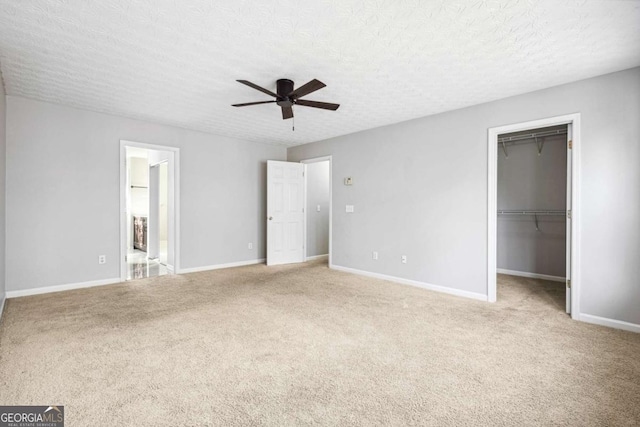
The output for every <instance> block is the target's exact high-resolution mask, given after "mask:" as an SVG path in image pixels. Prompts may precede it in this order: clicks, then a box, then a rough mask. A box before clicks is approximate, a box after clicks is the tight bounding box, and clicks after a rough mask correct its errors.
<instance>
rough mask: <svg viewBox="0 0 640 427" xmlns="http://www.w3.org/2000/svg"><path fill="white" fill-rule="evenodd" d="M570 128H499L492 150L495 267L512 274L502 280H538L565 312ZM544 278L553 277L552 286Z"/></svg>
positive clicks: (528, 283) (533, 283)
mask: <svg viewBox="0 0 640 427" xmlns="http://www.w3.org/2000/svg"><path fill="white" fill-rule="evenodd" d="M570 133H571V128H570V126H569V125H562V126H553V127H548V128H541V129H531V130H527V131H521V132H515V133H510V134H502V135H499V136H498V153H497V155H498V188H497V207H498V212H497V267H498V273H500V274H506V275H509V276H512V279H511V281H510V282H509V280H503V282H509V283H518V284H521V285H522V286H523V287H524V286H534V287H535V286H538V285H541V282H538V281H540V280H544V281H545V283H544V285H545V286H546V287H547V288H548V289H551V290H553V291H554V295H553V298H555V299H556V300H557V301H554V302H555V303H557V304H558V306H559V307H560V308H562V306H564V305H565V302H566V306H565V307H564V308H566V310H567V312H569V306H570V301H569V297H570V296H569V295H567V296H566V297H565V292H564V290H565V282H566V278H567V270H568V269H567V267H568V266H567V261H568V260H569V259H570V258H569V257H568V256H567V248H568V245H567V241H568V230H570V229H569V228H568V227H567V216H568V215H570V212H569V211H570V209H569V207H568V206H567V203H568V202H567V200H570V198H568V197H567V195H568V191H570V186H568V185H567V184H568V182H567V177H568V176H570V175H569V174H568V171H569V168H570V166H571V165H570V163H568V162H567V149H568V148H570V147H569V146H568V144H570ZM568 189H569V190H568ZM520 278H523V279H520ZM525 278H526V279H525ZM549 282H556V283H557V288H555V287H554V286H553V284H552V283H549ZM499 286H500V280H499ZM555 290H557V292H555ZM565 299H566V301H565ZM561 305H562V306H561Z"/></svg>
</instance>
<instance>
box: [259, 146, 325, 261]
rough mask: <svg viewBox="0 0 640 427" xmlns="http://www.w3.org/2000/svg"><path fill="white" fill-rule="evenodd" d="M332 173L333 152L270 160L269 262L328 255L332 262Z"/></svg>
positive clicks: (268, 195)
mask: <svg viewBox="0 0 640 427" xmlns="http://www.w3.org/2000/svg"><path fill="white" fill-rule="evenodd" d="M316 163H319V165H317V166H316ZM309 168H311V170H312V174H313V178H312V179H311V181H309V180H308V176H309V174H308V169H309ZM331 176H332V173H331V156H326V157H318V158H314V159H307V160H303V161H301V162H299V163H297V162H285V161H276V160H269V161H268V162H267V218H266V220H267V221H266V222H267V224H266V225H267V265H279V264H293V263H301V262H304V261H307V260H313V259H322V258H327V259H328V263H329V266H331V230H332V202H331V199H332V179H331ZM309 186H310V187H312V189H311V191H312V193H313V195H311V196H309V195H308V187H309ZM327 192H328V199H327ZM327 218H328V225H327ZM308 224H311V225H310V227H315V228H313V229H311V228H309V227H308ZM309 234H312V236H308V235H309ZM311 242H312V244H313V247H312V248H309V246H310V243H311Z"/></svg>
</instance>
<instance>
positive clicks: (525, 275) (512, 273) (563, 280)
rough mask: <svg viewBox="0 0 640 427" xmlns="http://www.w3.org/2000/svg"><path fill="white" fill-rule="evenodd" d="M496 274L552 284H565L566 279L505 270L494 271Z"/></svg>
mask: <svg viewBox="0 0 640 427" xmlns="http://www.w3.org/2000/svg"><path fill="white" fill-rule="evenodd" d="M496 271H497V272H498V274H508V275H509V276H519V277H528V278H529V279H542V280H551V281H552V282H561V283H565V282H566V281H567V279H566V278H564V277H560V276H550V275H548V274H538V273H529V272H528V271H516V270H505V269H504V268H498V269H496Z"/></svg>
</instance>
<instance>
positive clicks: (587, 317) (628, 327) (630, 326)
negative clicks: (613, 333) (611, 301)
mask: <svg viewBox="0 0 640 427" xmlns="http://www.w3.org/2000/svg"><path fill="white" fill-rule="evenodd" d="M578 320H580V321H581V322H586V323H593V324H594V325H601V326H608V327H610V328H616V329H623V330H625V331H631V332H636V333H640V325H638V324H637V323H629V322H623V321H622V320H615V319H609V318H607V317H600V316H594V315H592V314H584V313H580V317H579V319H578Z"/></svg>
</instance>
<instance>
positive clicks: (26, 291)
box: [7, 277, 121, 298]
mask: <svg viewBox="0 0 640 427" xmlns="http://www.w3.org/2000/svg"><path fill="white" fill-rule="evenodd" d="M114 283H121V280H120V278H119V277H114V278H112V279H103V280H94V281H91V282H80V283H70V284H68V285H57V286H45V287H42V288H32V289H22V290H17V291H7V298H18V297H26V296H30V295H40V294H48V293H51V292H62V291H70V290H72V289H82V288H93V287H94V286H104V285H113V284H114Z"/></svg>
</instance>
